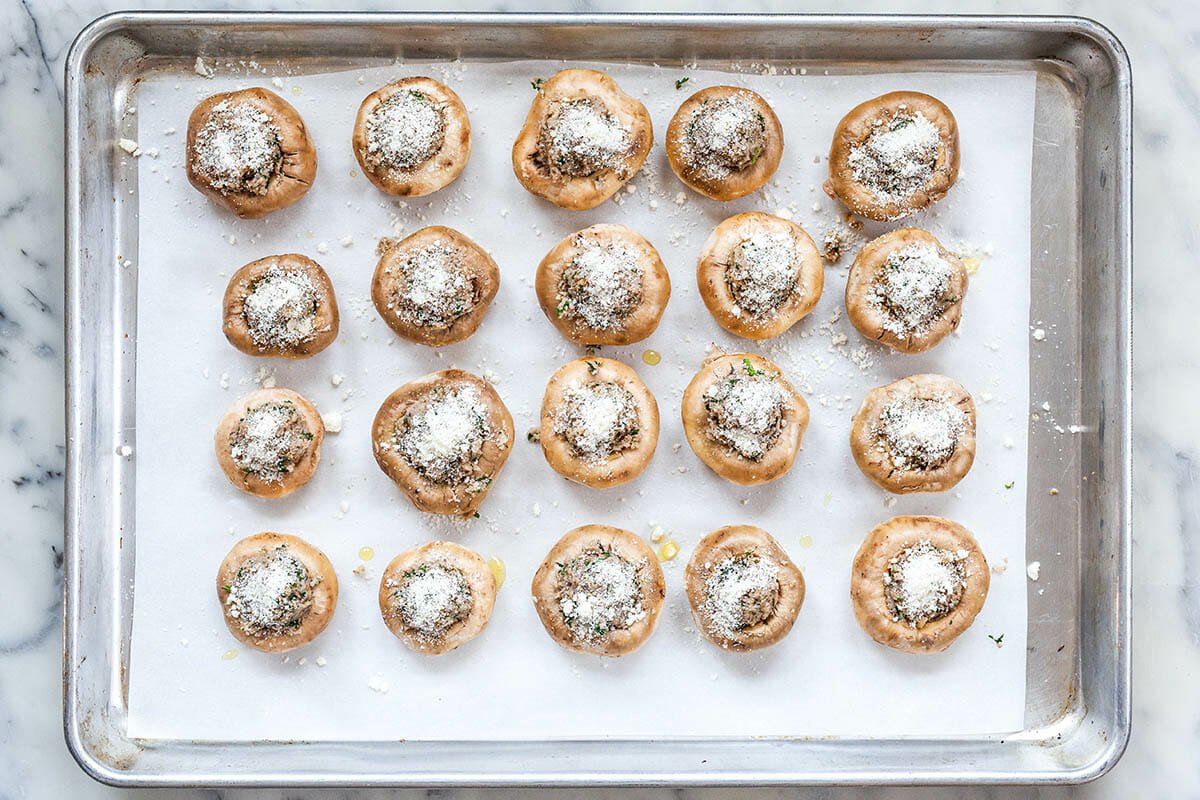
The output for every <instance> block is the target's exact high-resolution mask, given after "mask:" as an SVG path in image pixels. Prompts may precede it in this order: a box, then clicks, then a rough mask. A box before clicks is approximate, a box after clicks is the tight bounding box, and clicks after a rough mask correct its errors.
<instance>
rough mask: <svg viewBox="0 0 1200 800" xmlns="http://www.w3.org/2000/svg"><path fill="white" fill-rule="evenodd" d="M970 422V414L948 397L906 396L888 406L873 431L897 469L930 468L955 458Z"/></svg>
mask: <svg viewBox="0 0 1200 800" xmlns="http://www.w3.org/2000/svg"><path fill="white" fill-rule="evenodd" d="M966 425H967V417H966V414H964V413H963V411H962V409H960V408H958V407H957V406H955V405H954V404H953V403H951V402H949V401H947V400H944V399H940V398H925V397H906V398H904V399H901V400H896V401H894V402H891V403H889V404H887V405H886V406H884V408H883V410H882V411H881V412H880V414H879V421H878V422H877V423H876V425H875V428H874V431H873V432H874V434H875V436H876V438H877V439H878V441H879V444H880V446H881V447H882V449H883V450H884V452H885V453H886V454H887V455H888V457H889V458H890V460H891V462H892V466H894V467H895V468H896V469H899V470H927V469H936V468H937V467H940V466H942V465H943V464H945V463H946V462H947V461H949V460H950V459H951V457H953V455H954V452H955V450H957V449H958V442H959V439H960V438H961V437H962V435H963V433H964V432H965V431H966Z"/></svg>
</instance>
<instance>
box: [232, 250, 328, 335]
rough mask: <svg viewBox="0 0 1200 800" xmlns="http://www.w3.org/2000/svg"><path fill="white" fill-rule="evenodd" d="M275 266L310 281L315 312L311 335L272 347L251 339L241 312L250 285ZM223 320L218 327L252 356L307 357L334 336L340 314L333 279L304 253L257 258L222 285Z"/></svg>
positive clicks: (248, 293)
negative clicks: (293, 342) (302, 339)
mask: <svg viewBox="0 0 1200 800" xmlns="http://www.w3.org/2000/svg"><path fill="white" fill-rule="evenodd" d="M276 265H278V266H279V267H280V269H282V270H284V271H285V272H299V273H303V274H304V275H305V276H306V277H307V278H308V279H309V281H310V282H311V283H312V285H313V288H314V289H315V290H316V294H317V310H316V313H315V315H314V324H313V333H312V336H311V337H310V338H308V339H306V340H304V341H301V342H298V343H296V344H294V345H291V346H285V347H273V346H270V345H260V344H259V343H258V342H256V341H254V336H253V335H252V334H251V332H250V327H249V326H248V325H247V324H246V317H245V314H244V313H243V312H244V309H245V305H244V304H245V302H246V298H247V297H248V296H249V295H250V291H251V289H250V287H251V286H252V285H253V284H254V283H255V281H257V280H258V279H259V278H261V277H262V276H263V275H265V274H266V273H267V272H268V271H269V270H270V269H271V267H272V266H276ZM222 307H223V309H224V321H223V323H222V326H221V330H222V332H224V334H225V338H226V339H228V340H229V343H230V344H231V345H233V346H234V347H236V348H237V349H238V350H241V351H242V352H243V353H245V354H247V355H251V356H278V357H280V358H291V359H296V358H308V357H309V356H312V355H316V354H317V353H319V352H321V351H322V350H324V349H325V348H326V347H328V346H329V345H331V344H333V340H334V339H336V338H337V335H338V326H339V316H338V305H337V297H336V296H335V295H334V293H333V282H332V281H330V280H329V274H328V273H326V272H325V270H324V269H323V268H322V267H321V265H320V264H318V263H317V262H316V261H313V260H312V259H311V258H309V257H307V256H302V255H300V254H298V253H285V254H282V255H277V256H267V257H265V258H260V259H258V260H257V261H251V262H250V263H249V264H247V265H246V266H244V267H242V268H241V269H239V270H238V271H237V272H235V273H233V277H231V278H230V279H229V285H228V286H226V287H225V297H224V300H223V303H222Z"/></svg>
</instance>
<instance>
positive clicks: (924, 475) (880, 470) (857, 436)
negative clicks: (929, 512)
mask: <svg viewBox="0 0 1200 800" xmlns="http://www.w3.org/2000/svg"><path fill="white" fill-rule="evenodd" d="M909 398H915V399H920V398H927V399H944V400H946V401H948V402H950V403H952V404H953V405H954V406H956V407H957V408H958V409H959V410H961V411H962V412H963V422H964V427H963V432H962V435H961V436H959V439H958V443H957V444H956V445H955V448H954V454H953V455H952V456H950V459H949V460H948V461H946V463H944V464H941V465H939V466H937V467H933V468H931V469H922V470H908V469H898V468H897V467H896V466H895V465H894V464H893V463H892V460H891V458H889V457H888V454H887V453H886V452H885V451H884V450H883V449H882V448H881V447H880V446H879V442H878V440H877V438H876V436H875V432H874V428H875V424H876V423H877V422H878V420H879V416H880V414H881V413H882V412H883V409H884V408H886V407H887V406H888V405H890V404H891V403H893V402H895V401H897V400H905V399H909ZM850 451H851V452H852V453H853V454H854V462H855V463H856V464H858V468H859V469H860V470H862V472H863V474H864V475H866V476H867V477H868V478H870V479H871V480H872V481H874V482H875V484H876V485H878V486H879V487H880V488H881V489H884V490H886V491H889V492H893V493H895V494H910V493H913V492H945V491H948V490H949V489H951V488H953V487H954V486H955V485H956V484H957V483H958V482H959V481H961V480H962V479H963V478H964V477H965V476H966V474H967V473H968V472H969V471H970V470H971V465H972V464H974V463H975V401H974V400H972V399H971V395H970V394H969V393H968V392H967V390H966V389H964V388H963V386H962V384H960V383H958V382H957V381H955V380H952V379H950V378H947V377H946V376H945V375H935V374H931V373H927V374H921V375H911V376H909V377H907V378H903V379H901V380H898V381H895V382H893V383H889V384H887V385H885V386H878V387H876V388H874V389H872V390H871V391H870V392H868V393H867V396H866V397H864V398H863V401H862V405H861V406H859V409H858V412H857V413H856V414H855V415H854V421H853V422H852V423H851V424H850Z"/></svg>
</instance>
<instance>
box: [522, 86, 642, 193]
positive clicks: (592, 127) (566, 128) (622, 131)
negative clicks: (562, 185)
mask: <svg viewBox="0 0 1200 800" xmlns="http://www.w3.org/2000/svg"><path fill="white" fill-rule="evenodd" d="M632 146H633V139H632V136H631V135H630V131H629V130H628V129H627V128H626V127H625V126H623V125H622V124H621V122H620V120H618V119H617V118H616V117H614V116H613V115H612V114H610V113H609V111H608V109H607V108H605V106H604V104H603V103H602V102H600V101H599V100H596V99H592V98H581V99H572V100H565V101H562V102H560V103H558V104H557V105H556V106H555V107H554V108H552V109H551V111H550V113H549V114H547V115H546V119H545V120H544V121H543V123H542V127H541V130H540V132H539V135H538V155H539V158H540V160H541V162H542V164H543V166H545V167H546V168H548V169H550V170H551V171H556V172H560V173H562V174H564V175H567V176H570V177H572V178H584V177H588V176H590V175H594V174H596V173H597V172H601V171H604V170H611V169H620V168H622V167H624V165H625V162H626V161H627V160H628V157H629V153H630V150H631V148H632Z"/></svg>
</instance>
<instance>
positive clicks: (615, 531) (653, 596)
mask: <svg viewBox="0 0 1200 800" xmlns="http://www.w3.org/2000/svg"><path fill="white" fill-rule="evenodd" d="M597 544H599V545H602V546H604V547H608V548H611V549H612V550H613V552H615V553H617V554H618V555H619V556H620V557H621V558H623V559H625V560H626V561H627V562H628V563H630V564H633V565H635V567H636V568H637V570H638V573H639V575H638V577H639V582H640V586H641V603H642V609H643V610H644V611H645V616H644V617H643V618H642V619H640V620H638V621H637V622H634V623H633V624H632V625H630V626H629V627H628V628H623V629H619V630H611V631H609V632H608V633H607V634H606V635H605V636H604V638H603V639H601V640H599V641H596V642H587V641H582V640H580V639H578V638H576V637H575V634H574V633H572V631H571V629H570V628H568V627H567V624H566V622H565V620H564V619H563V614H562V611H561V609H560V608H559V604H558V601H557V599H556V597H555V595H556V594H557V589H558V564H559V562H562V563H564V564H565V563H567V562H568V561H570V560H572V559H574V558H576V557H578V556H579V555H580V554H582V553H583V552H584V551H586V550H587V549H588V548H590V547H593V546H595V545H597ZM532 591H533V605H534V608H535V609H536V610H537V613H538V618H539V619H541V621H542V626H543V627H545V629H546V633H548V634H550V638H552V639H553V640H554V641H555V642H557V643H558V644H559V645H561V646H562V647H564V648H566V649H567V650H574V651H576V652H579V653H592V654H593V655H598V656H614V657H615V656H623V655H627V654H629V653H632V652H633V651H634V650H637V649H638V648H639V647H641V646H642V645H643V644H645V642H646V640H647V639H649V638H650V634H652V633H654V626H655V625H656V624H657V623H658V615H659V612H660V611H662V605H663V600H664V598H665V597H666V594H667V588H666V582H665V580H664V578H663V572H662V567H660V566H659V564H658V558H657V557H656V556H655V555H654V551H653V550H651V549H650V546H649V545H648V544H646V543H645V542H644V541H642V540H641V539H640V538H638V537H637V536H635V535H634V534H632V533H630V532H629V531H627V530H622V529H621V528H614V527H612V526H609V525H582V526H580V527H578V528H575V529H573V530H571V531H568V532H567V533H566V535H564V536H563V537H562V538H561V539H559V540H558V542H557V543H556V544H555V545H554V547H552V548H550V552H549V553H547V554H546V558H545V560H543V561H542V563H541V566H539V567H538V569H537V572H536V573H535V574H534V576H533V586H532Z"/></svg>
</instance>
